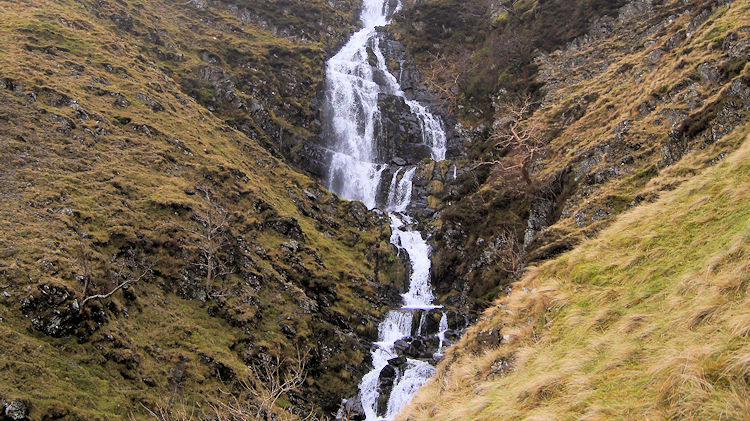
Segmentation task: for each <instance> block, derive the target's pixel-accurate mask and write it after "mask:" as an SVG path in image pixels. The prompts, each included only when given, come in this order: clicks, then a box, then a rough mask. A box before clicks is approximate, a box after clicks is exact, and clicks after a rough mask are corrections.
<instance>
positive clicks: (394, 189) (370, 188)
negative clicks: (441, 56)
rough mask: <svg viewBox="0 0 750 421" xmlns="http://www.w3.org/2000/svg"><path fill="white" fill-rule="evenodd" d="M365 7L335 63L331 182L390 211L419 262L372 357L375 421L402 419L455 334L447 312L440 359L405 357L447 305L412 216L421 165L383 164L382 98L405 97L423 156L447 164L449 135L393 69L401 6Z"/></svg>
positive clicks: (367, 394)
mask: <svg viewBox="0 0 750 421" xmlns="http://www.w3.org/2000/svg"><path fill="white" fill-rule="evenodd" d="M362 7H363V8H362V13H361V22H362V27H361V29H360V30H359V31H358V32H356V33H355V34H353V35H352V37H351V38H350V39H349V41H348V42H347V43H346V45H344V46H343V47H342V48H341V50H340V51H339V52H338V53H337V54H336V55H335V56H334V57H332V58H331V59H330V60H329V61H328V64H327V69H326V78H327V81H326V82H327V92H326V101H327V104H326V118H327V122H328V123H329V127H330V129H329V131H330V133H328V136H329V137H330V138H331V139H332V141H331V145H330V148H331V150H332V151H333V153H332V155H331V159H330V165H329V168H328V178H327V180H326V182H327V184H328V188H329V189H330V190H332V191H334V192H335V193H337V194H338V195H339V196H341V197H343V198H345V199H349V200H359V201H361V202H363V203H364V204H365V205H366V206H367V207H368V208H371V209H372V208H376V207H378V208H381V209H384V210H386V211H387V212H388V213H389V218H390V223H391V228H392V236H391V242H392V243H393V244H394V245H396V247H398V248H399V250H401V251H403V252H405V253H407V254H408V257H409V261H410V263H411V273H410V279H409V287H408V290H407V291H406V292H404V293H403V294H402V297H403V305H402V307H401V308H398V309H395V310H392V311H390V312H388V314H387V315H386V317H385V320H383V322H382V323H381V324H380V325H379V328H378V341H377V342H375V343H374V344H373V346H372V351H371V353H372V364H373V368H372V370H371V371H370V372H368V373H367V374H366V375H365V376H364V377H363V378H362V380H361V383H360V385H359V392H360V393H359V399H360V400H361V404H362V410H363V412H364V415H365V416H366V419H367V420H368V421H372V420H390V419H392V418H393V417H395V415H396V414H397V413H398V411H399V410H400V409H401V408H402V407H403V406H404V405H405V404H406V403H408V402H409V400H410V399H411V397H412V396H413V394H414V393H415V392H416V391H417V389H418V388H419V387H420V386H421V385H422V384H424V383H425V382H426V381H427V380H428V379H429V377H430V376H431V374H432V372H433V369H434V367H433V365H432V364H433V363H434V360H435V358H438V357H439V353H440V352H441V350H442V347H443V341H444V338H445V331H446V330H447V323H446V322H445V315H444V314H443V316H442V319H441V322H440V324H439V327H437V328H435V329H436V330H437V331H436V332H433V336H434V338H435V340H436V341H437V340H439V346H436V347H435V349H436V352H435V353H434V354H435V355H433V356H429V357H427V358H424V357H423V356H422V357H421V358H405V357H404V356H403V355H400V353H399V347H403V344H404V343H405V340H410V339H413V336H415V335H424V334H425V332H423V330H426V329H425V326H424V325H425V320H426V315H427V313H428V312H429V311H439V309H440V307H439V306H436V305H435V304H434V303H433V301H434V296H433V294H432V287H431V285H430V259H429V255H430V247H429V245H428V244H427V242H426V241H425V239H424V238H423V237H422V234H421V233H420V232H419V231H417V230H416V228H415V223H414V221H413V220H412V218H411V217H410V216H409V215H408V213H407V210H408V208H409V205H410V203H411V199H412V188H413V186H412V180H413V178H414V175H415V171H416V167H414V166H411V167H410V166H402V167H398V166H395V165H393V164H390V163H387V162H378V154H377V141H378V139H377V133H376V131H377V126H378V122H379V119H380V110H379V108H378V99H379V96H380V95H381V94H387V95H392V96H397V97H400V98H403V100H404V102H405V103H406V104H407V105H408V109H409V110H410V112H411V113H412V114H413V116H414V117H416V118H417V121H418V122H419V126H420V128H421V133H422V139H421V142H422V143H423V144H424V145H426V146H427V147H428V148H427V150H429V151H430V152H429V156H424V157H423V158H432V159H434V160H436V161H440V160H443V159H445V153H446V134H445V131H444V129H443V123H442V121H441V120H440V118H438V117H436V116H434V115H433V114H432V113H430V111H429V110H428V109H427V108H426V107H425V106H424V105H422V104H420V103H419V102H418V101H415V100H410V99H408V98H406V95H405V93H404V92H403V90H402V88H401V86H400V85H399V79H398V78H396V77H395V76H394V75H393V74H392V73H391V72H390V71H389V69H388V67H387V65H386V59H385V57H384V54H383V51H382V50H381V47H380V39H379V35H378V31H377V30H376V28H377V27H379V26H384V25H386V24H388V22H389V18H390V16H391V15H392V14H393V13H395V12H396V11H398V9H399V8H400V7H401V4H400V2H399V1H393V0H390V1H389V0H364V2H363V6H362ZM373 56H374V59H373ZM389 169H390V171H386V170H389ZM388 173H390V174H392V176H391V179H390V180H382V178H383V175H384V174H388ZM379 189H387V194H381V195H378V191H379ZM379 197H380V198H381V199H380V203H379V200H378V198H379ZM415 326H416V328H415ZM395 360H398V361H400V364H399V365H398V367H399V368H398V369H393V368H389V370H390V371H389V373H387V374H389V375H390V378H392V379H393V381H391V382H390V383H389V389H390V390H383V388H382V387H380V385H381V384H382V378H383V377H384V376H385V374H386V373H384V369H386V368H387V367H393V361H395ZM386 394H387V396H386ZM386 398H387V399H386Z"/></svg>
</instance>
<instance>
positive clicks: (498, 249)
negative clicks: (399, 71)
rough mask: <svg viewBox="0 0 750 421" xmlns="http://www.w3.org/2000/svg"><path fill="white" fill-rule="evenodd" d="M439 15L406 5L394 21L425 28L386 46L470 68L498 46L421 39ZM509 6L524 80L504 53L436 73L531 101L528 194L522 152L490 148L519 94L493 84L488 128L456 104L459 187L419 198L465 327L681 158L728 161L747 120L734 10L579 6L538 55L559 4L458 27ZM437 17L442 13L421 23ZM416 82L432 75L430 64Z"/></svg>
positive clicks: (440, 272) (739, 21) (526, 118)
mask: <svg viewBox="0 0 750 421" xmlns="http://www.w3.org/2000/svg"><path fill="white" fill-rule="evenodd" d="M448 3H450V2H446V1H443V0H431V1H425V2H419V3H416V4H415V5H414V6H413V8H412V9H410V10H407V11H405V12H404V16H406V17H409V16H411V17H419V19H421V20H419V21H420V22H421V21H424V22H425V24H424V25H421V24H419V25H414V29H413V30H408V31H406V30H405V29H404V28H402V26H399V25H401V23H397V24H396V27H395V28H394V31H395V33H396V35H395V36H397V37H401V39H402V41H403V42H404V43H405V44H406V45H409V46H411V47H412V48H413V49H415V53H416V54H420V53H419V51H420V50H419V47H418V46H419V45H434V49H435V50H437V51H438V52H439V51H441V49H442V48H445V47H446V46H447V45H454V46H457V45H460V43H461V40H465V42H466V43H467V44H468V45H469V46H470V48H469V53H470V56H471V60H479V59H478V57H479V56H480V55H481V52H480V50H479V49H475V50H472V49H471V45H474V44H473V43H472V41H471V40H472V39H474V38H476V37H481V39H486V38H487V37H489V36H490V34H496V35H498V34H507V33H508V32H506V31H505V30H501V29H500V27H498V28H496V29H494V30H493V31H492V32H487V33H485V32H483V29H482V28H484V26H482V25H479V24H473V25H471V26H469V27H466V26H464V25H458V27H456V28H455V29H451V30H446V31H444V32H440V31H437V32H439V33H440V34H442V35H443V36H444V37H448V35H449V34H451V35H450V37H448V38H445V39H442V38H441V39H436V40H433V39H432V38H430V35H429V34H430V33H432V32H430V31H431V30H430V28H433V29H434V28H435V25H434V24H437V25H438V27H439V26H440V21H439V19H441V17H442V18H445V19H447V16H450V14H449V13H448V12H447V11H446V10H452V7H453V6H451V7H448V5H447V4H448ZM490 3H492V2H490ZM510 3H512V4H513V7H515V8H526V7H528V8H529V10H528V11H527V12H523V13H520V12H519V11H516V12H513V11H509V12H508V13H509V15H508V18H507V19H511V18H512V19H511V20H509V21H508V23H507V25H510V26H508V28H514V27H516V26H517V25H521V27H528V28H534V31H531V32H529V33H526V32H524V31H520V32H513V31H511V33H512V34H515V35H514V36H517V37H518V38H519V39H518V41H519V42H523V43H524V44H528V45H533V46H534V48H529V49H525V50H523V51H520V52H519V54H520V57H521V58H523V60H526V61H527V62H528V63H532V64H533V66H534V71H533V72H530V73H524V72H518V71H515V70H514V71H512V72H506V71H504V70H502V68H503V66H506V65H508V66H510V65H512V62H513V56H511V55H503V54H501V55H499V56H493V57H491V58H488V59H487V60H479V61H477V64H476V66H474V65H472V66H470V67H468V68H462V67H461V66H458V67H451V66H450V65H447V69H448V70H452V71H453V72H457V73H453V74H454V75H456V76H459V79H461V78H471V77H472V75H473V74H475V73H477V72H479V73H481V74H482V75H483V76H482V77H485V78H501V79H502V78H510V79H508V80H509V81H511V82H512V83H514V84H516V85H517V87H519V88H520V90H521V91H522V92H525V93H526V94H528V95H529V97H530V103H531V105H530V107H529V108H528V109H527V110H526V112H525V113H524V114H523V116H522V118H521V119H520V126H519V127H520V128H533V129H534V130H535V145H534V147H535V148H536V150H535V152H534V154H533V156H531V157H530V158H529V159H528V162H527V166H528V168H527V169H528V172H529V181H530V182H527V181H525V180H524V178H523V177H522V174H521V171H520V170H519V167H518V163H519V160H521V159H523V156H524V152H523V148H521V147H519V146H518V145H513V144H511V145H503V144H502V142H501V141H500V139H503V138H506V137H505V136H507V135H508V134H509V131H508V129H507V127H508V126H507V125H508V122H509V119H510V116H511V115H512V111H514V110H518V109H519V106H518V102H519V99H518V92H515V91H513V90H512V89H510V88H508V87H507V86H503V85H502V84H500V85H497V84H494V82H493V83H489V84H486V85H483V86H492V88H491V89H490V93H486V95H488V96H487V97H486V99H488V100H489V102H491V106H489V109H490V110H491V111H490V112H489V116H487V115H486V114H487V113H485V112H481V113H478V114H476V113H473V112H471V110H470V109H471V107H473V106H474V105H475V104H477V103H479V102H481V101H479V100H476V98H475V99H471V98H470V97H467V96H465V95H463V94H461V92H462V91H461V90H460V89H459V90H458V91H456V92H457V93H458V94H459V102H458V104H457V105H459V106H462V107H463V108H460V107H459V108H458V109H457V115H458V119H459V122H460V123H461V126H460V129H461V130H462V132H463V134H464V136H465V141H464V145H463V146H464V149H465V155H464V156H462V157H459V158H457V164H458V167H459V171H458V179H457V180H456V181H455V182H451V183H449V184H448V185H447V186H446V187H445V188H444V189H442V190H441V192H440V193H439V194H436V195H434V196H433V197H432V198H431V201H434V202H436V203H434V207H436V208H438V209H440V212H439V213H438V217H437V218H436V220H435V221H434V223H433V225H434V227H435V235H434V237H433V241H434V247H433V249H434V250H435V253H434V255H433V279H434V282H435V284H436V287H437V289H438V292H439V294H441V295H442V296H443V299H444V300H445V301H451V302H459V303H465V305H466V306H467V307H469V308H471V309H476V310H477V314H478V313H479V312H481V310H482V309H483V308H485V307H486V306H489V305H490V304H491V303H492V301H493V300H494V298H495V297H497V295H498V294H501V293H503V291H505V289H506V287H507V285H508V283H509V282H512V281H513V280H515V277H516V276H517V272H518V269H519V268H520V267H522V266H523V265H524V264H528V263H531V264H535V262H541V261H544V260H546V259H549V258H551V257H554V256H556V255H558V254H560V253H562V252H564V251H566V250H570V249H571V248H572V247H574V246H575V245H576V244H578V243H580V242H581V241H583V240H584V239H586V238H591V237H593V236H595V235H597V233H598V232H600V231H601V230H602V229H604V228H605V227H607V226H608V225H609V224H610V223H612V221H613V220H615V218H616V217H617V215H618V214H620V213H622V212H624V211H626V210H628V209H631V208H633V207H636V206H639V205H640V204H642V203H647V202H649V201H652V200H654V199H655V198H657V197H658V196H659V195H660V193H661V191H662V190H663V189H665V188H673V187H669V186H659V187H658V188H654V187H653V185H652V184H650V183H649V180H651V179H653V178H654V177H656V176H658V175H659V174H660V173H661V172H662V171H665V170H667V169H668V168H669V167H670V166H671V165H674V164H675V163H676V162H679V161H680V159H682V157H683V156H684V155H685V154H686V153H687V152H688V151H690V150H693V149H702V148H707V147H709V146H713V145H719V146H718V149H714V155H713V156H712V157H711V158H710V159H708V160H707V161H706V162H702V163H699V165H700V166H699V167H696V168H693V171H699V170H700V168H704V167H705V165H707V163H708V162H710V161H711V160H712V159H714V158H717V157H720V156H721V155H722V154H727V153H729V152H731V151H732V150H734V148H736V146H737V144H736V143H733V142H724V141H723V140H722V139H723V138H724V137H725V136H726V134H727V133H728V132H730V131H731V130H732V129H734V128H735V127H737V126H738V125H741V124H743V122H744V121H746V120H747V115H748V110H750V95H748V92H750V91H748V88H747V86H748V83H749V82H750V66H748V65H747V62H748V57H749V54H750V47H748V45H750V44H748V42H749V41H748V40H750V30H748V28H750V20H749V16H750V9H749V7H750V6H748V4H747V3H746V2H739V1H734V2H729V3H727V2H719V1H704V2H698V1H694V2H682V1H664V2H638V1H633V2H628V3H627V4H624V5H623V6H622V7H620V8H614V9H609V8H601V7H598V8H597V7H595V5H594V3H596V2H582V4H589V5H590V6H591V7H590V8H588V9H587V8H585V7H584V8H583V9H581V11H580V12H581V13H578V12H576V10H577V9H576V8H575V7H571V8H570V9H569V10H567V12H566V13H570V14H572V16H571V17H570V22H571V23H570V26H571V27H570V28H569V30H568V31H563V32H564V33H563V32H560V33H558V32H555V31H558V30H559V29H560V28H558V27H557V26H555V25H552V27H553V29H551V31H552V32H553V34H551V35H550V37H551V38H550V39H548V40H546V41H545V42H544V43H541V40H540V39H541V38H544V37H545V36H546V29H543V28H546V27H548V26H549V21H548V19H549V15H548V12H549V11H550V10H557V9H556V8H559V7H563V5H562V4H561V2H543V3H542V2H521V1H519V2H494V3H492V4H495V6H491V7H490V6H487V7H485V8H483V9H482V8H480V9H479V10H480V11H481V13H476V14H473V15H472V14H469V15H471V16H473V19H476V20H479V21H481V22H485V25H486V24H487V22H488V21H490V20H491V19H492V15H493V13H492V11H495V12H497V11H499V10H502V9H503V8H504V7H506V8H507V7H508V5H509V4H510ZM576 3H578V2H576ZM498 4H501V5H504V6H498ZM617 4H618V5H619V4H620V3H617ZM613 6H614V4H613ZM582 7H583V6H582ZM436 8H437V9H440V10H443V9H445V8H447V9H446V10H443V12H440V13H438V12H435V13H434V14H431V13H432V11H433V9H436ZM550 8H551V9H550ZM519 10H520V9H519ZM584 11H585V12H587V13H583V12H584ZM604 12H606V13H604ZM467 13H468V12H467ZM513 16H515V17H513ZM561 16H567V15H564V14H563V15H561ZM429 19H433V20H432V21H430V20H429ZM427 22H432V24H427ZM545 25H547V26H545ZM567 27H568V26H567V25H566V28H567ZM450 28H453V27H450ZM503 28H505V26H503ZM575 28H577V30H574V29H575ZM459 29H460V31H459ZM404 31H405V32H404ZM435 31H436V30H435ZM435 31H433V32H435ZM577 31H578V32H577ZM576 34H579V35H580V36H577V37H575V36H576ZM498 36H499V35H498ZM570 36H573V37H575V38H573V39H572V40H571V39H570V38H569V37H570ZM487 39H488V38H487ZM553 41H554V42H553ZM433 43H434V44H433ZM537 44H538V45H537ZM555 46H556V47H555ZM424 48H427V47H424ZM537 48H538V49H537ZM547 48H556V49H555V50H554V51H549V50H547ZM448 49H449V50H450V48H448ZM452 50H453V51H464V50H461V49H460V48H458V47H456V48H453V49H452ZM425 54H426V53H425V52H424V51H422V55H425ZM426 55H427V56H428V57H430V55H429V54H426ZM433 58H434V57H433ZM466 60H467V59H464V60H463V61H462V62H459V63H457V64H460V63H466V62H467V61H466ZM450 63H451V62H450V61H448V64H450ZM420 69H421V70H422V74H423V75H425V77H426V78H429V77H430V76H431V73H430V71H431V69H430V64H429V60H428V62H427V63H426V64H425V63H423V64H422V65H421V67H420ZM441 69H444V68H441ZM527 82H528V83H527ZM532 85H533V86H532ZM523 96H524V95H523V93H522V94H521V97H523ZM477 101H479V102H477ZM431 203H432V202H431Z"/></svg>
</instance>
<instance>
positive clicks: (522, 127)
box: [474, 96, 544, 188]
mask: <svg viewBox="0 0 750 421" xmlns="http://www.w3.org/2000/svg"><path fill="white" fill-rule="evenodd" d="M533 105H534V103H533V102H532V101H531V98H530V97H529V96H526V97H524V98H522V99H521V100H520V101H519V102H518V103H516V104H512V105H509V106H506V107H504V110H503V111H501V112H499V113H498V115H499V116H500V117H502V118H500V119H499V124H497V125H496V127H495V128H494V130H493V133H492V136H491V139H492V140H494V142H495V144H494V148H495V149H496V150H498V151H507V152H508V156H507V157H506V158H503V159H497V160H492V161H482V162H479V163H477V164H475V165H474V168H475V169H476V168H478V167H480V166H483V165H497V166H498V167H499V168H500V170H501V171H502V172H503V173H506V174H509V173H511V172H513V171H516V170H518V171H519V172H520V174H521V177H522V178H523V180H524V181H525V182H526V185H527V187H529V188H532V187H534V180H533V179H532V177H531V173H530V171H531V169H530V166H531V164H532V163H533V162H534V160H535V159H536V158H537V157H538V156H539V154H540V153H541V151H542V148H543V147H544V137H543V126H542V125H541V124H540V123H538V122H536V121H531V120H530V119H529V118H528V117H529V115H530V114H531V112H532V110H533Z"/></svg>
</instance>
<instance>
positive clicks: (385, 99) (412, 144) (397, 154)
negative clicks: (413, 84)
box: [375, 94, 430, 166]
mask: <svg viewBox="0 0 750 421" xmlns="http://www.w3.org/2000/svg"><path fill="white" fill-rule="evenodd" d="M378 107H379V109H380V120H379V121H378V123H379V124H378V125H377V126H376V128H375V133H376V139H377V157H378V160H379V161H380V162H383V163H393V164H396V165H400V166H403V165H416V164H418V163H419V162H420V161H421V160H422V159H424V158H425V157H428V156H430V146H429V145H427V144H425V141H424V134H423V133H422V127H421V125H420V122H419V119H418V118H417V117H416V116H415V115H414V114H412V113H411V111H410V109H409V106H408V105H407V104H406V102H405V101H404V98H402V97H399V96H395V95H387V94H380V95H379V97H378Z"/></svg>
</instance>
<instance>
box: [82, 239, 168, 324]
mask: <svg viewBox="0 0 750 421" xmlns="http://www.w3.org/2000/svg"><path fill="white" fill-rule="evenodd" d="M117 263H118V264H117V269H115V270H113V271H112V273H111V275H110V277H111V279H112V281H113V283H114V285H115V286H114V287H113V288H112V289H110V290H109V292H107V293H104V294H93V295H88V293H87V292H84V295H83V298H82V300H81V305H80V309H81V310H83V308H84V307H85V306H86V304H87V303H88V302H89V301H91V300H104V299H107V298H109V297H111V296H112V295H114V293H115V292H117V291H119V290H121V289H124V288H127V287H129V286H130V285H133V284H135V283H136V282H139V281H141V280H142V279H144V278H146V277H148V276H150V275H151V274H152V273H153V268H154V265H155V264H156V262H155V261H154V260H150V259H146V258H145V257H141V258H140V259H136V256H135V251H134V250H133V249H130V250H127V251H126V253H125V254H124V255H123V256H121V257H120V258H118V259H117ZM84 285H85V287H88V286H89V285H90V283H89V282H88V281H87V282H85V284H84Z"/></svg>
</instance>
